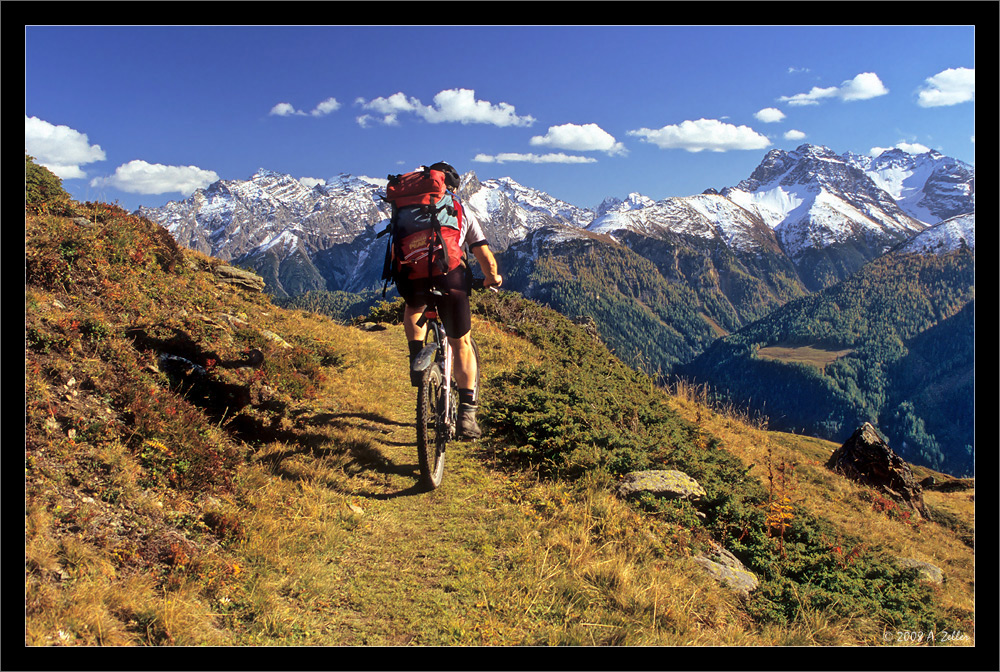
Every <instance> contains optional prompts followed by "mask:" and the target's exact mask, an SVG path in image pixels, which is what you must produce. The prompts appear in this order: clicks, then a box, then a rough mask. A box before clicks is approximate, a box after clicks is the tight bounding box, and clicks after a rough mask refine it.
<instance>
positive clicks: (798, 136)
mask: <svg viewBox="0 0 1000 672" xmlns="http://www.w3.org/2000/svg"><path fill="white" fill-rule="evenodd" d="M805 137H806V134H805V133H803V132H802V131H797V130H795V129H794V128H793V129H791V130H790V131H786V132H785V140H803V139H805Z"/></svg>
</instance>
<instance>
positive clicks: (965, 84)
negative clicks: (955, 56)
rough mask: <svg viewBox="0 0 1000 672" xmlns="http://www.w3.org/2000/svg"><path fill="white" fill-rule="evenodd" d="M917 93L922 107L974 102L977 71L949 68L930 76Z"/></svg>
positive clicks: (918, 102)
mask: <svg viewBox="0 0 1000 672" xmlns="http://www.w3.org/2000/svg"><path fill="white" fill-rule="evenodd" d="M926 82H927V84H926V86H924V88H923V89H921V90H920V92H919V93H918V95H917V104H918V105H920V107H941V106H943V105H958V104H959V103H967V102H972V101H974V100H975V99H976V71H975V70H974V69H973V68H949V69H948V70H944V71H942V72H939V73H938V74H936V75H934V76H933V77H928V78H927V80H926Z"/></svg>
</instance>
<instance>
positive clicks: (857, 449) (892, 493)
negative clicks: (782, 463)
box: [826, 422, 930, 520]
mask: <svg viewBox="0 0 1000 672" xmlns="http://www.w3.org/2000/svg"><path fill="white" fill-rule="evenodd" d="M826 466H827V468H829V469H832V470H833V471H836V472H838V473H840V474H843V475H844V476H846V477H847V478H849V479H851V480H852V481H856V482H858V483H861V484H862V485H867V486H869V487H871V488H873V489H875V490H877V491H878V492H880V493H882V494H884V495H885V496H887V497H889V498H891V499H892V500H894V501H896V502H897V503H899V504H902V505H904V506H906V507H908V508H909V509H911V510H913V511H915V512H916V513H917V514H919V515H920V516H921V517H922V518H924V519H925V520H929V519H930V515H929V513H928V512H927V507H926V506H925V505H924V495H923V488H922V487H921V486H920V483H919V482H917V479H916V478H915V477H914V476H913V472H912V471H911V470H910V465H908V464H907V463H906V462H904V461H903V459H902V458H901V457H899V456H898V455H896V453H894V452H893V451H892V449H891V448H890V447H889V444H888V443H886V442H885V440H884V439H883V438H882V437H881V436H880V435H879V433H878V431H876V429H875V427H873V426H872V425H871V423H868V422H866V423H865V424H863V425H862V426H861V427H859V428H858V429H857V431H855V432H854V434H853V435H851V438H849V439H848V440H847V441H846V442H845V443H844V445H842V446H841V447H840V448H838V449H837V450H835V451H834V453H833V455H831V456H830V459H829V460H828V461H827V463H826Z"/></svg>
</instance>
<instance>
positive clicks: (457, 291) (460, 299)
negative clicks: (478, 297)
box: [441, 267, 482, 439]
mask: <svg viewBox="0 0 1000 672" xmlns="http://www.w3.org/2000/svg"><path fill="white" fill-rule="evenodd" d="M445 283H446V285H447V290H448V294H447V299H446V301H445V308H446V309H445V310H442V315H441V319H442V322H443V323H444V325H445V331H446V332H447V334H448V341H449V342H450V344H451V348H452V352H453V353H455V354H454V361H455V369H454V370H455V383H456V384H457V385H458V395H459V402H460V406H459V412H458V430H459V435H460V436H464V437H465V438H469V439H474V438H478V437H479V436H481V435H482V432H481V430H480V429H479V425H478V423H477V422H476V412H477V411H478V399H477V396H478V390H477V389H476V387H477V385H476V381H477V380H478V378H479V362H478V360H477V359H476V352H475V350H474V349H473V346H472V331H471V330H472V313H471V310H470V307H469V293H468V282H467V278H466V276H465V271H464V269H463V268H461V267H460V268H457V269H455V270H454V271H452V272H451V273H449V274H448V275H447V276H446V277H445Z"/></svg>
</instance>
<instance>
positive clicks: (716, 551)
mask: <svg viewBox="0 0 1000 672" xmlns="http://www.w3.org/2000/svg"><path fill="white" fill-rule="evenodd" d="M694 561H695V562H696V563H698V564H699V565H701V566H702V567H704V568H705V570H706V571H708V573H709V575H711V576H712V578H714V579H715V580H716V581H718V582H719V583H721V584H723V585H725V586H726V587H728V588H730V589H731V590H733V591H735V592H737V593H740V594H741V595H749V594H750V593H751V592H753V591H754V590H756V589H757V588H758V586H760V581H759V580H758V579H757V576H756V575H755V574H754V573H753V572H751V571H750V570H749V569H747V568H746V567H745V566H744V565H743V563H742V562H740V561H739V559H738V558H737V557H736V556H735V555H733V554H732V553H730V552H729V551H727V550H726V549H725V548H723V547H722V546H720V545H719V544H717V543H715V542H712V546H711V548H710V549H709V551H708V552H707V553H703V554H701V555H699V556H697V557H696V558H695V559H694Z"/></svg>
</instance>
